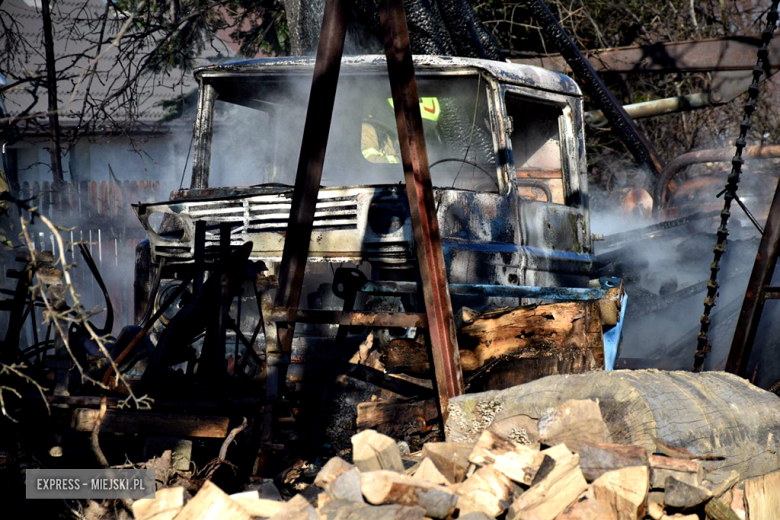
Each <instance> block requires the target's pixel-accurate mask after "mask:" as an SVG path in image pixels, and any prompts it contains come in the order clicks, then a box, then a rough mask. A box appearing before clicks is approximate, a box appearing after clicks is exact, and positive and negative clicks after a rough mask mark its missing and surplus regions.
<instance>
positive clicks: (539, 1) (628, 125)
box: [525, 0, 664, 177]
mask: <svg viewBox="0 0 780 520" xmlns="http://www.w3.org/2000/svg"><path fill="white" fill-rule="evenodd" d="M525 4H526V5H527V6H528V8H529V10H530V11H531V16H533V17H534V19H536V21H537V23H538V24H539V26H540V27H541V29H542V32H543V33H544V35H545V36H546V37H547V38H548V41H549V42H550V43H552V44H553V45H555V47H557V48H558V52H560V53H561V56H563V58H564V59H565V60H566V63H568V64H569V67H571V70H572V71H573V72H574V74H575V76H577V79H578V80H579V82H580V86H582V88H583V90H585V92H587V93H588V95H589V96H590V97H591V99H592V100H593V102H594V103H595V104H596V105H597V106H598V107H599V108H600V109H601V111H602V112H603V113H604V115H605V116H606V118H607V120H608V121H609V124H610V125H612V128H613V130H614V131H615V133H616V134H617V135H618V137H620V139H621V140H622V141H623V143H624V144H625V145H626V148H628V151H629V152H631V155H633V156H634V159H636V161H637V162H638V163H639V164H640V165H642V166H646V167H647V168H648V169H649V170H650V171H651V172H652V173H653V176H654V177H657V176H658V174H659V173H661V170H663V168H664V161H663V159H662V158H661V156H660V155H658V152H657V151H656V149H655V147H654V146H653V143H651V142H650V140H649V139H648V138H647V136H646V135H645V134H644V133H642V131H641V130H639V128H637V126H636V124H634V121H633V120H632V119H631V117H629V115H628V114H627V113H626V111H625V109H624V108H623V105H622V104H621V103H619V102H618V100H617V99H616V98H615V95H614V94H613V93H612V92H611V91H610V90H609V88H607V86H606V85H605V84H604V82H603V81H602V80H601V77H599V75H598V73H597V72H596V70H595V69H594V68H593V65H591V63H590V62H589V61H588V59H587V58H585V56H583V54H582V52H580V50H579V49H578V48H577V45H576V44H575V43H574V42H573V41H571V38H569V35H568V34H566V31H565V30H564V28H563V27H561V24H559V23H558V20H556V19H555V15H553V14H552V13H551V12H550V9H548V7H547V5H546V4H545V3H544V1H543V0H526V2H525Z"/></svg>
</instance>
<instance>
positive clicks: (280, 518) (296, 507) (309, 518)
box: [214, 494, 320, 520]
mask: <svg viewBox="0 0 780 520" xmlns="http://www.w3.org/2000/svg"><path fill="white" fill-rule="evenodd" d="M214 518H218V517H214ZM271 520H320V518H319V516H318V515H317V510H316V509H314V508H313V507H312V506H311V504H310V503H309V501H308V500H306V499H305V498H303V496H301V495H300V494H298V495H295V496H294V497H292V499H290V500H289V501H287V502H284V505H283V507H282V508H281V509H280V510H279V511H278V512H277V513H276V514H275V515H274V516H272V517H271Z"/></svg>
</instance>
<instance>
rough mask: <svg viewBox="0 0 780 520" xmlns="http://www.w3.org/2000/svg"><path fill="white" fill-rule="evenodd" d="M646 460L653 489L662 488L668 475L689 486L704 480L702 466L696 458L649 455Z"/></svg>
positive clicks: (696, 484)
mask: <svg viewBox="0 0 780 520" xmlns="http://www.w3.org/2000/svg"><path fill="white" fill-rule="evenodd" d="M648 461H649V462H650V487H651V488H653V489H664V487H666V479H667V478H669V477H674V478H675V479H677V480H679V481H680V482H685V483H686V484H690V485H691V486H698V485H700V484H701V483H702V481H703V480H704V468H703V467H702V465H701V462H699V461H698V460H689V459H673V458H670V457H664V456H661V455H650V456H649V457H648Z"/></svg>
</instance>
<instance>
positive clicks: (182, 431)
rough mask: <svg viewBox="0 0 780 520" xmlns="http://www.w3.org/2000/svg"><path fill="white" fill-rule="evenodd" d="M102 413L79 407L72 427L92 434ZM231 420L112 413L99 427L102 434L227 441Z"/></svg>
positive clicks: (148, 413)
mask: <svg viewBox="0 0 780 520" xmlns="http://www.w3.org/2000/svg"><path fill="white" fill-rule="evenodd" d="M99 413H100V411H99V410H95V409H93V408H76V409H75V410H73V417H72V420H71V427H72V428H73V429H75V430H76V431H79V432H91V431H92V430H93V429H94V428H95V422H96V421H97V417H98V414H99ZM229 422H230V419H229V418H228V417H218V416H212V415H174V414H165V413H151V412H121V411H118V410H109V411H107V412H106V416H105V417H104V418H103V422H102V423H101V425H100V431H101V433H127V434H133V433H139V434H150V433H153V434H155V435H162V436H166V437H205V438H216V439H219V438H224V437H225V436H226V435H227V431H228V423H229Z"/></svg>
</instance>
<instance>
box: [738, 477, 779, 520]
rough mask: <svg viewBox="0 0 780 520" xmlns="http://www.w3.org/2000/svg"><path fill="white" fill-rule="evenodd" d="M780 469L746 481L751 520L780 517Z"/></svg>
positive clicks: (748, 515)
mask: <svg viewBox="0 0 780 520" xmlns="http://www.w3.org/2000/svg"><path fill="white" fill-rule="evenodd" d="M778 490H780V471H775V472H774V473H769V474H768V475H763V476H761V477H756V478H751V479H749V480H746V481H745V504H746V505H747V508H746V512H747V517H748V518H750V520H777V519H778V518H780V492H779V491H778Z"/></svg>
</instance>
